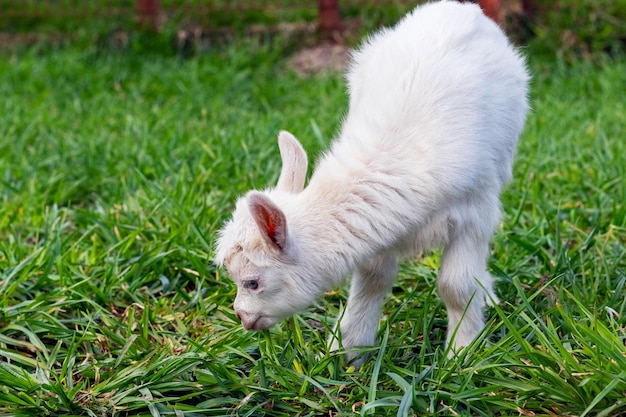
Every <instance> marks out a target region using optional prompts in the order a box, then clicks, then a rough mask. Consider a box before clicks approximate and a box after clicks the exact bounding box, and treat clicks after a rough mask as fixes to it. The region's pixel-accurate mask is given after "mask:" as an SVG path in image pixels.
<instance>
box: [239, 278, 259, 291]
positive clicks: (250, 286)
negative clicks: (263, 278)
mask: <svg viewBox="0 0 626 417" xmlns="http://www.w3.org/2000/svg"><path fill="white" fill-rule="evenodd" d="M243 287H244V288H245V289H247V290H253V291H254V290H256V289H258V288H259V281H258V280H256V279H250V280H248V281H245V282H244V283H243Z"/></svg>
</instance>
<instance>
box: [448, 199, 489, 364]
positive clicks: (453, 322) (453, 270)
mask: <svg viewBox="0 0 626 417" xmlns="http://www.w3.org/2000/svg"><path fill="white" fill-rule="evenodd" d="M489 208H491V210H489V209H487V210H482V211H479V212H478V213H476V212H474V213H475V214H478V215H477V216H474V217H470V216H471V215H470V216H468V217H466V218H463V219H462V220H460V221H458V222H456V224H454V227H453V228H452V233H451V236H450V237H449V241H448V243H447V244H446V246H445V248H444V251H443V255H442V259H441V269H440V271H439V276H438V277H437V287H438V289H439V295H440V296H441V298H442V299H443V301H444V303H445V305H446V310H447V312H448V334H447V338H446V346H450V345H451V344H452V346H451V347H452V349H451V351H450V354H451V355H452V354H453V353H454V351H457V350H459V349H460V348H462V347H464V346H468V345H469V344H470V343H471V342H472V341H473V340H474V338H475V337H476V336H477V335H478V333H480V332H481V331H482V329H483V328H484V326H485V320H484V313H483V309H484V307H485V302H487V303H489V304H492V303H497V302H498V300H497V298H496V296H495V294H494V291H493V277H492V276H491V275H490V274H489V272H488V271H487V256H488V254H489V241H490V240H491V236H492V234H493V230H494V225H495V224H497V222H498V219H499V209H498V206H497V204H496V205H495V207H494V205H492V206H491V207H489ZM472 211H473V210H472V208H468V210H467V212H469V213H471V212H472ZM484 216H487V217H489V218H487V217H484Z"/></svg>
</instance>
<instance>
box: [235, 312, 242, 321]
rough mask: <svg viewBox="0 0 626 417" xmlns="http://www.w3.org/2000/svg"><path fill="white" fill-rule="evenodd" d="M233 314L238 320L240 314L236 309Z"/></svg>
mask: <svg viewBox="0 0 626 417" xmlns="http://www.w3.org/2000/svg"><path fill="white" fill-rule="evenodd" d="M235 316H236V317H237V319H238V320H239V321H241V314H240V313H239V312H238V311H236V310H235Z"/></svg>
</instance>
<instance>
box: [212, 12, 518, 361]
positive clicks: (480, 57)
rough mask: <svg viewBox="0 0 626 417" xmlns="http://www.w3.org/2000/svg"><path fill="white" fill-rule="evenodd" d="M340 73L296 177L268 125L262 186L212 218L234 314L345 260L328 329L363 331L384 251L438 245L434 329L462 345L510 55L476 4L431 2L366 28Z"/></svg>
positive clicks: (498, 164) (277, 314)
mask: <svg viewBox="0 0 626 417" xmlns="http://www.w3.org/2000/svg"><path fill="white" fill-rule="evenodd" d="M348 83H349V91H350V107H349V111H348V114H347V116H346V118H345V121H344V124H343V127H342V129H341V132H340V134H339V138H338V139H337V140H335V142H334V143H333V146H332V149H331V150H330V152H328V153H326V154H325V155H324V156H323V157H322V158H321V160H320V161H319V163H318V166H317V168H316V169H315V171H314V173H313V175H312V177H311V179H310V181H309V185H308V186H307V187H306V188H304V183H305V177H306V171H307V157H306V153H305V152H304V150H303V149H302V146H301V145H300V144H299V143H298V141H297V140H296V139H295V138H294V137H293V136H292V135H291V134H289V133H287V132H281V133H280V135H279V148H280V153H281V157H282V161H283V167H282V172H281V174H280V178H279V180H278V184H277V186H276V188H274V189H267V190H265V191H262V192H258V191H251V192H249V193H248V194H247V195H245V196H243V197H241V198H240V199H239V201H238V202H237V206H236V209H235V212H234V214H233V217H232V219H231V220H230V221H229V222H228V223H227V224H226V225H225V226H224V228H223V230H222V231H221V232H220V236H219V239H218V243H217V251H216V256H215V261H216V262H217V263H218V264H221V265H224V266H225V267H226V268H227V269H228V272H229V273H230V275H231V277H232V278H233V280H234V282H235V283H236V285H237V297H236V299H235V305H234V308H235V312H236V315H237V317H239V319H240V320H241V322H242V324H243V327H244V328H245V329H247V330H260V329H266V328H268V327H270V326H272V325H273V324H275V323H277V322H278V321H280V320H282V319H284V318H286V317H288V316H290V315H292V314H294V313H296V312H298V311H299V310H301V309H304V308H306V307H307V306H309V305H310V304H311V303H312V302H313V301H314V300H315V299H316V298H317V297H319V296H320V295H322V294H323V293H324V291H327V290H329V289H330V288H332V287H333V286H336V285H338V284H339V283H340V282H341V281H342V279H343V277H344V276H345V275H347V274H348V273H350V272H353V271H354V274H353V276H352V283H351V287H350V295H349V299H348V304H347V308H346V311H345V313H344V314H343V316H342V317H343V318H342V320H341V323H340V324H339V328H340V331H341V340H342V344H343V347H344V348H346V349H350V348H352V347H355V346H371V345H374V343H375V338H376V331H377V328H378V321H379V315H380V309H381V306H382V303H383V299H384V297H385V294H386V293H387V292H388V291H389V289H390V288H391V286H392V284H393V281H394V279H395V276H396V272H397V262H398V261H397V260H398V258H399V257H402V256H411V255H415V254H418V253H420V252H421V251H423V250H426V249H428V248H432V247H436V246H440V245H444V251H443V256H442V260H441V268H440V271H439V275H438V278H437V286H438V290H439V294H440V296H441V298H442V299H443V301H444V302H445V305H446V309H447V312H448V336H447V343H449V344H450V343H451V344H452V348H453V349H459V348H461V347H463V346H467V345H468V344H469V343H470V342H471V341H472V340H473V339H474V337H475V336H476V335H477V334H478V333H479V332H480V331H481V329H482V328H483V327H484V319H483V312H482V310H483V307H484V305H485V301H489V300H491V301H494V300H496V296H495V294H494V293H493V280H492V277H491V276H490V275H489V273H488V272H487V269H486V259H487V256H488V252H489V241H490V239H491V236H492V234H493V232H494V230H495V228H496V226H497V225H498V223H499V218H500V201H499V195H500V192H501V190H502V187H503V185H504V184H505V183H506V182H508V181H509V180H510V179H511V167H512V163H513V154H514V152H515V148H516V144H517V140H518V136H519V135H520V133H521V131H522V129H523V125H524V121H525V118H526V112H527V108H528V102H527V89H528V75H527V72H526V68H525V64H524V61H523V59H522V57H521V56H520V55H519V53H518V52H516V50H515V49H514V48H513V47H512V46H511V45H510V43H509V42H508V40H507V38H506V36H505V35H504V34H503V32H502V31H501V30H500V28H499V27H498V26H497V25H496V24H495V23H494V22H492V21H491V20H489V19H488V18H487V17H485V16H484V15H483V14H482V12H481V10H480V8H479V7H478V6H476V5H474V4H470V3H465V4H461V3H457V2H454V1H441V2H437V3H428V4H425V5H423V6H420V7H418V8H416V9H415V10H414V11H413V12H412V13H410V14H409V15H407V16H406V17H405V18H404V19H403V20H402V21H401V22H400V23H399V24H398V25H397V26H396V27H395V28H393V29H389V30H383V31H381V32H379V33H378V34H376V35H374V36H372V37H371V38H370V39H369V41H368V42H366V44H365V45H364V46H363V47H362V48H361V49H360V51H358V52H356V53H355V54H354V56H353V62H352V65H351V69H350V71H349V73H348ZM453 336H454V337H453ZM337 347H338V346H337V341H336V340H335V341H334V346H333V348H337ZM349 356H350V358H351V359H352V358H354V357H355V355H349ZM362 360H363V359H362V358H360V359H359V360H358V361H357V362H356V365H357V366H358V365H360V363H361V362H362Z"/></svg>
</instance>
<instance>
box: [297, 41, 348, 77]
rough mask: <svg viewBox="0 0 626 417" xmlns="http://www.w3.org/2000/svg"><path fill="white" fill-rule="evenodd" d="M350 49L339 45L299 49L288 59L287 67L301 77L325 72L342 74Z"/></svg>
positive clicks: (322, 45)
mask: <svg viewBox="0 0 626 417" xmlns="http://www.w3.org/2000/svg"><path fill="white" fill-rule="evenodd" d="M350 53H351V49H350V48H349V47H347V46H345V45H340V44H330V43H328V44H321V45H317V46H314V47H311V48H305V49H301V50H300V51H298V52H296V53H295V54H294V55H292V56H291V58H289V60H288V62H287V65H288V66H289V68H291V69H292V70H294V71H295V72H296V73H298V74H299V75H301V76H307V75H312V74H318V73H321V72H325V71H336V72H344V71H345V70H346V68H347V66H348V63H349V62H350Z"/></svg>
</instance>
